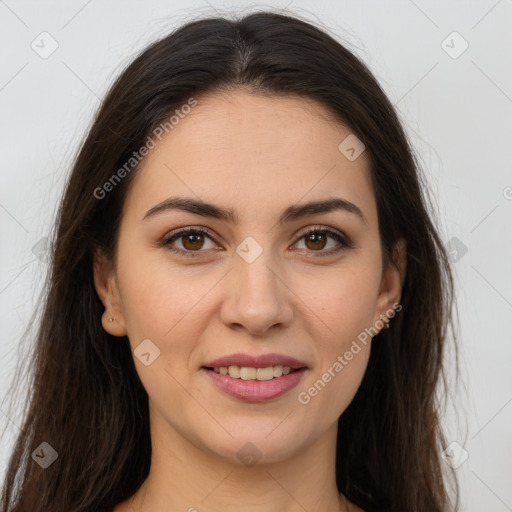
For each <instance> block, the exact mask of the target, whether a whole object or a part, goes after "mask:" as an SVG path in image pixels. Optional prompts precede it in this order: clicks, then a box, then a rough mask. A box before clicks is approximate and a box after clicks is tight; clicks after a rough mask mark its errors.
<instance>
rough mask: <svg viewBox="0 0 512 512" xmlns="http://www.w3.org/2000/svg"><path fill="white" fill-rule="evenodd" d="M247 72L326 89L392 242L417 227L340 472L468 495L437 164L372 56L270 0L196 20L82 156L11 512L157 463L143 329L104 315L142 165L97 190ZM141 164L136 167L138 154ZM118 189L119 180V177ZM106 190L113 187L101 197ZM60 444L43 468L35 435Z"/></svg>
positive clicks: (397, 500)
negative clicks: (374, 69)
mask: <svg viewBox="0 0 512 512" xmlns="http://www.w3.org/2000/svg"><path fill="white" fill-rule="evenodd" d="M238 87H246V88H249V89H250V90H252V91H254V92H260V93H265V94H287V95H299V96H302V97H305V98H312V99H314V100H317V101H319V102H321V103H322V104H323V105H325V106H326V107H327V108H328V109H329V110H330V111H331V112H332V113H333V114H334V116H335V117H336V118H337V119H338V120H339V121H340V122H341V123H343V124H344V125H346V126H349V127H350V129H351V130H352V132H353V133H355V134H356V136H357V137H358V138H359V139H360V140H361V141H362V142H363V143H364V145H365V146H366V151H367V154H368V155H369V158H370V162H371V178H372V182H373V185H374V190H375V194H376V202H377V209H378V219H379V230H380V237H381V241H382V247H383V251H384V255H385V256H386V258H388V257H389V258H390V259H389V261H391V262H392V258H393V251H392V248H393V247H394V244H395V243H396V242H397V241H398V240H399V239H400V238H402V237H403V238H405V240H406V242H407V272H406V276H405V281H404V285H403V290H402V296H401V305H402V310H401V311H400V313H398V314H397V316H396V318H394V319H393V320H392V322H391V327H390V328H389V329H384V330H383V331H382V332H381V333H380V334H378V335H377V337H378V342H376V343H373V345H372V350H371V355H370V360H369V363H368V368H367V371H366V373H365V376H364V378H363V381H362V383H361V385H360V387H359V389H358V391H357V394H356V395H355V397H354V399H353V400H352V402H351V403H350V405H349V407H348V408H347V409H346V410H345V411H344V413H343V414H342V415H341V417H340V419H339V422H338V440H337V457H336V481H337V486H338V489H339V491H340V492H342V493H343V494H344V495H345V496H346V497H347V498H348V499H349V500H350V501H352V502H354V503H356V504H357V505H358V506H360V507H362V508H363V509H365V510H367V511H370V510H379V511H399V512H406V511H407V512H426V511H428V512H446V511H448V510H453V505H452V504H450V502H451V500H452V499H453V497H452V493H451V492H450V489H451V487H450V486H449V485H448V483H447V481H448V480H450V481H451V480H453V488H454V489H455V491H456V492H455V493H453V494H454V496H456V499H457V505H456V506H457V507H458V485H457V481H456V479H455V477H454V473H453V471H451V472H450V471H448V469H449V468H448V467H447V466H446V465H445V464H444V462H443V461H442V460H441V457H440V452H441V450H442V449H443V447H444V437H443V432H442V430H441V427H440V401H439V399H438V397H439V395H438V389H439V385H441V384H445V379H444V371H445V370H444V366H443V354H444V351H445V344H446V341H447V340H448V339H449V337H448V328H449V327H450V326H451V325H452V305H453V301H454V297H453V279H452V273H451V269H450V264H449V260H448V258H447V252H446V250H445V248H444V247H443V243H442V241H441V239H440V236H439V233H438V231H437V230H436V227H435V225H434V222H433V220H432V219H433V216H434V214H433V210H432V204H431V201H430V199H429V197H430V196H429V193H428V187H427V186H426V183H425V181H424V179H423V178H422V175H421V169H420V166H419V164H418V162H417V158H416V157H415V155H414V152H413V150H412V148H411V147H410V145H409V142H408V139H407V137H406V135H405V132H404V130H403V127H402V126H401V123H400V121H399V119H398V116H397V114H396V112H395V110H394V108H393V105H392V104H391V103H390V101H389V99H388V98H387V97H386V95H385V93H384V92H383V90H382V89H381V87H380V86H379V84H378V83H377V80H376V79H375V78H374V76H373V75H372V74H371V72H370V71H369V70H368V68H367V67H366V66H365V65H364V63H363V62H362V61H361V60H360V59H359V58H358V57H356V56H355V55H354V54H353V53H352V52H350V51H349V50H348V49H347V48H346V47H345V46H343V45H342V44H341V43H340V42H338V41H337V39H336V38H334V37H333V36H331V35H330V34H329V33H328V31H327V30H322V29H320V28H318V27H315V26H314V25H313V24H311V23H310V22H308V21H306V20H303V19H301V18H300V17H298V16H291V15H285V14H277V13H273V12H257V13H252V14H249V15H247V16H245V17H243V18H241V19H236V20H230V19H225V18H222V17H215V18H207V19H199V20H194V21H191V22H188V23H187V24H185V25H183V26H182V27H180V28H179V29H177V30H176V31H174V32H173V33H171V34H170V35H168V36H166V37H164V38H162V39H160V40H158V41H156V42H154V43H153V44H151V45H150V46H149V47H147V48H146V49H145V50H144V51H143V52H142V53H141V54H140V55H139V56H138V57H137V58H135V59H134V60H133V62H132V63H131V64H130V65H128V66H127V67H126V69H125V70H124V71H123V72H122V73H121V74H120V76H119V77H118V78H117V79H116V81H115V83H114V84H113V86H112V87H111V89H110V91H109V92H108V94H107V95H106V97H105V99H104V101H103V102H102V104H101V106H100V108H99V110H98V112H97V114H96V116H95V119H94V121H93V123H92V126H91V128H90V130H89V132H88V134H87V136H86V138H85V141H84V142H83V144H82V146H81V147H80V149H79V151H78V153H77V156H76V158H75V161H74V166H73V168H72V170H71V173H70V176H69V179H68V181H67V185H66V188H65V191H64V195H63V199H62V202H61V204H60V206H59V210H58V213H57V220H56V223H55V231H54V233H53V238H52V241H51V254H50V267H49V272H48V277H47V284H46V288H45V290H46V293H45V296H44V298H43V299H44V300H43V301H42V314H41V318H40V321H39V324H38V330H37V334H36V337H35V346H34V347H33V351H32V357H31V359H30V361H29V364H28V368H29V369H30V372H31V375H32V379H31V381H30V395H29V400H28V401H27V406H26V409H25V413H24V417H23V423H22V424H21V426H20V432H19V434H18V438H17V441H16V444H15V447H14V450H13V453H12V456H11V458H10V461H9V466H8V470H7V474H6V479H5V483H4V486H3V497H2V506H1V512H8V511H9V512H21V511H30V512H37V511H45V512H47V511H52V512H70V511H73V512H85V511H110V510H112V508H113V507H114V506H115V505H116V504H118V503H120V502H122V501H124V500H126V499H127V498H128V497H130V496H131V495H132V494H133V493H134V492H135V491H136V490H137V489H138V488H139V486H140V485H141V484H142V482H143V481H144V480H145V478H146V476H147V475H148V472H149V467H150V462H151V441H150V432H149V412H148V396H147V393H146V391H145V389H144V388H143V386H142V383H141V381H140V380H139V378H138V375H137V372H136V369H135V365H134V362H133V356H132V353H131V350H130V346H129V342H128V339H127V338H126V337H125V338H124V339H119V338H114V337H113V336H111V335H110V334H108V333H107V332H106V331H105V330H104V329H103V327H102V324H101V316H102V314H103V311H104V308H103V305H102V303H101V301H100V299H99V297H98V295H97V293H96V290H95V287H94V282H93V266H92V265H93V255H94V253H95V251H96V250H97V249H101V250H103V252H104V253H105V254H106V255H107V256H109V257H110V258H112V257H113V255H114V254H115V247H116V242H117V236H118V229H119V224H120V218H121V211H122V206H123V201H124V197H125V195H126V191H127V190H128V186H129V185H130V183H131V180H132V178H133V176H134V174H135V173H136V171H137V166H134V167H133V169H128V170H127V172H126V173H124V174H123V178H122V179H121V180H119V181H118V182H116V183H115V186H111V187H109V190H108V193H101V194H99V193H98V189H99V188H101V187H103V186H104V184H105V183H106V182H108V181H109V180H110V179H111V178H112V176H113V175H114V174H115V173H116V172H117V171H118V169H120V168H121V167H122V166H123V165H125V164H126V162H128V161H129V160H130V158H131V156H132V155H133V153H134V152H137V151H138V150H139V149H140V148H141V147H142V146H143V145H144V143H145V142H146V141H147V137H148V135H149V134H150V133H152V131H153V130H154V129H155V127H157V126H158V125H160V124H161V123H162V122H163V121H165V120H166V119H168V117H169V116H170V115H172V113H173V112H174V111H175V110H176V109H178V108H180V106H182V105H183V104H186V103H187V101H189V99H190V98H191V97H193V96H198V95H199V94H201V93H205V92H212V91H219V90H223V91H227V92H229V91H233V90H235V89H236V88H238ZM125 170H126V167H125ZM103 190H105V188H103ZM100 196H101V197H100ZM42 442H47V443H48V444H49V445H50V446H51V447H52V448H53V449H54V450H55V451H56V452H57V453H58V458H57V459H56V460H55V461H54V462H53V463H52V464H51V465H50V466H49V467H47V468H46V469H43V468H42V467H41V466H40V465H39V464H37V461H36V460H35V458H34V457H32V456H31V455H32V453H33V452H34V450H35V449H36V448H38V447H39V445H40V444H41V443H42Z"/></svg>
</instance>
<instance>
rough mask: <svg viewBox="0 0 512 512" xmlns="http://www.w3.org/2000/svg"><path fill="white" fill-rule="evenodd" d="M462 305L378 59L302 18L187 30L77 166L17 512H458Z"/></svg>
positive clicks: (90, 140) (255, 17)
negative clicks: (449, 377)
mask: <svg viewBox="0 0 512 512" xmlns="http://www.w3.org/2000/svg"><path fill="white" fill-rule="evenodd" d="M452 287H453V286H452V277H451V273H450V267H449V264H448V260H447V256H446V252H445V249H444V248H443V245H442V243H441V240H440V237H439V235H438V233H437V231H436V228H435V226H434V223H433V220H432V218H431V215H430V213H429V209H428V203H427V198H426V197H425V188H424V186H423V185H422V182H421V175H420V173H419V169H418V168H417V165H416V162H415V159H414V155H413V153H412V151H411V148H410V146H409V144H408V141H407V138H406V136H405V134H404V131H403V128H402V127H401V125H400V122H399V120H398V118H397V115H396V113H395V111H394V109H393V107H392V105H391V104H390V102H389V100H388V99H387V98H386V96H385V94H384V93H383V91H382V89H381V88H380V86H379V85H378V83H377V81H376V79H375V78H374V77H373V76H372V74H371V73H370V72H369V70H368V69H367V68H366V67H365V66H364V64H363V63H362V62H361V61H360V60H359V59H358V58H357V57H356V56H354V55H353V54H352V53H350V52H349V51H348V50H347V49H346V48H345V47H343V46H342V45H341V44H340V43H338V42H337V41H335V40H334V39H333V38H332V37H331V36H330V35H328V34H327V33H325V32H324V31H323V30H321V29H319V28H316V27H314V26H313V25H312V24H310V23H308V22H307V21H305V20H302V19H299V18H297V17H292V16H286V15H282V14H274V13H269V12H260V13H255V14H251V15H248V16H246V17H244V18H243V19H241V20H238V21H231V20H227V19H222V18H212V19H203V20H198V21H194V22H190V23H188V24H186V25H184V26H183V27H181V28H180V29H178V30H177V31H175V32H174V33H172V34H170V35H169V36H167V37H165V38H163V39H162V40H160V41H157V42H156V43H154V44H152V45H151V46H150V47H148V48H147V49H146V50H145V51H143V52H142V53H141V55H140V56H138V57H137V58H136V59H135V60H134V61H133V62H132V63H131V64H130V65H129V66H128V67H127V68H126V70H125V71H124V72H123V73H122V74H121V76H120V77H119V78H118V79H117V80H116V82H115V84H114V85H113V87H112V88H111V90H110V92H109V93H108V94H107V96H106V98H105V100H104V101H103V104H102V106H101V108H100V110H99V112H98V113H97V115H96V119H95V121H94V123H93V126H92V128H91V129H90V132H89V133H88V135H87V137H86V140H85V142H84V143H83V145H82V147H81V149H80V151H79V154H78V156H77V158H76V162H75V165H74V168H73V170H72V172H71V175H70V177H69V181H68V184H67V187H66V190H65V193H64V197H63V201H62V204H61V208H60V211H59V213H58V220H57V223H56V233H55V238H54V243H53V253H52V264H51V272H50V276H49V283H48V294H47V297H46V301H45V304H44V312H43V317H42V322H41V326H40V329H39V333H38V337H37V346H36V350H35V353H34V358H33V361H32V365H33V372H34V382H33V384H32V391H33V394H32V395H31V397H30V403H29V408H28V412H27V415H26V418H25V422H24V424H23V425H22V427H23V428H22V430H21V433H20V435H19V438H18V440H17V443H16V446H15V450H14V453H13V455H12V457H11V460H10V464H9V468H8V473H7V478H6V481H5V485H4V490H3V504H2V511H3V512H6V511H7V510H9V511H13V512H18V511H28V510H30V511H43V510H44V511H49V510H51V511H52V512H64V511H65V512H69V511H75V512H79V511H80V512H82V511H109V512H110V511H112V510H113V511H115V512H128V511H132V512H133V511H137V512H139V511H140V512H143V511H144V512H146V511H152V512H160V511H167V510H173V511H174V510H183V511H185V510H188V511H194V510H197V511H223V512H226V511H231V510H238V511H240V510H243V511H244V512H249V511H250V512H252V511H261V510H265V511H266V512H274V511H276V512H277V511H287V512H288V511H289V512H291V511H296V510H308V511H317V510H329V511H351V512H353V511H361V510H363V511H366V512H370V511H400V512H402V511H407V512H420V511H421V512H425V511H428V512H441V511H447V510H453V506H452V503H451V498H450V491H449V486H448V483H447V481H448V478H452V479H453V481H454V487H455V489H456V487H457V485H456V481H455V479H454V478H453V474H450V473H448V467H447V466H446V465H443V462H442V461H441V458H440V452H441V450H442V449H443V447H444V445H445V443H444V438H443V434H442V431H441V428H440V418H439V409H438V404H437V401H436V394H435V393H436V390H437V386H438V384H439V383H440V379H441V377H442V375H443V367H442V357H443V352H444V345H445V340H446V337H447V326H448V325H449V324H450V311H451V304H452Z"/></svg>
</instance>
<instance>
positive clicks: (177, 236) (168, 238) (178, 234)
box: [161, 227, 353, 258]
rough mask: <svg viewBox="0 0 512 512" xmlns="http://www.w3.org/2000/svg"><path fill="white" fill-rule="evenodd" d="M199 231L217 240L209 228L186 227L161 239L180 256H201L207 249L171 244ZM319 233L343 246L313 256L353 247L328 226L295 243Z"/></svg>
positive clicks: (170, 249) (302, 236)
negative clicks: (187, 248)
mask: <svg viewBox="0 0 512 512" xmlns="http://www.w3.org/2000/svg"><path fill="white" fill-rule="evenodd" d="M198 233H200V234H203V235H206V236H207V237H208V238H210V239H211V240H212V241H214V242H215V238H214V237H213V235H212V234H211V233H210V231H209V230H207V229H204V228H186V229H181V230H179V231H177V232H175V233H171V234H170V235H168V236H166V237H164V238H163V239H162V241H161V245H162V246H165V247H166V248H167V250H169V251H171V252H173V253H175V254H178V255H180V256H185V257H189V258H197V257H199V256H200V253H201V252H205V251H202V250H198V251H184V250H183V249H176V248H175V247H172V246H171V245H170V244H171V242H174V241H175V240H178V239H180V238H182V237H184V236H186V235H191V234H198ZM318 233H322V234H324V233H325V234H327V235H329V236H330V237H332V238H334V240H336V241H337V242H338V243H339V244H340V245H341V247H338V248H336V249H330V250H328V251H308V252H313V253H316V254H315V256H312V257H323V256H331V255H333V254H337V253H338V252H340V251H343V250H346V249H351V248H352V247H353V244H352V241H351V240H350V239H349V238H348V237H347V236H345V235H342V234H341V233H338V232H337V231H333V230H331V229H326V228H320V227H314V228H312V229H310V230H309V231H306V232H304V233H302V234H301V235H300V236H299V237H298V238H297V239H296V240H295V242H294V245H295V244H296V243H297V242H298V241H299V240H302V239H303V238H305V237H307V236H308V235H312V234H318ZM308 257H310V256H308Z"/></svg>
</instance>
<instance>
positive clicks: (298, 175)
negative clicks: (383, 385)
mask: <svg viewBox="0 0 512 512" xmlns="http://www.w3.org/2000/svg"><path fill="white" fill-rule="evenodd" d="M196 99H198V104H197V106H195V107H194V108H193V109H192V112H191V113H190V114H188V115H187V116H186V117H185V118H184V119H182V120H181V121H180V122H179V124H178V125H176V126H175V127H174V129H173V130H172V131H171V132H170V133H169V134H168V135H167V136H166V137H165V138H163V139H162V140H161V141H160V142H158V143H157V145H156V147H155V148H154V149H153V150H151V151H150V153H149V155H148V156H147V157H146V158H145V160H144V161H143V164H142V167H141V168H140V169H139V171H138V174H137V175H136V177H135V179H134V181H133V183H132V186H131V187H130V190H129V192H128V195H127V197H126V200H125V203H124V209H123V217H122V221H121V227H120V233H119V240H118V246H117V254H116V261H115V262H113V263H112V264H111V263H110V262H108V261H107V260H106V259H105V258H103V257H102V256H101V254H100V253H98V254H97V256H96V258H95V266H94V278H95V284H96V289H97V291H98V294H99V296H100V298H101V300H102V301H103V304H104V305H105V313H104V315H103V318H102V322H103V326H104V328H105V330H106V331H108V332H109V333H111V334H113V335H115V336H125V335H128V338H129V340H130V345H131V348H132V350H134V349H135V348H136V347H137V346H138V345H139V344H140V343H141V342H142V341H143V340H145V339H147V338H149V339H150V340H151V341H152V342H153V343H154V344H155V345H156V346H157V347H158V348H159V350H160V355H159V357H157V358H156V359H155V360H154V361H153V362H152V363H151V364H150V365H148V366H145V365H144V364H143V363H142V362H141V361H140V360H139V359H138V358H137V357H134V361H135V365H136V368H137V372H138V374H139V376H140V379H141V381H142V383H143V385H144V387H145V389H146V390H147V393H148V396H149V404H150V420H151V438H152V447H153V450H152V461H151V470H150V473H149V476H148V478H147V479H146V481H145V482H144V484H143V485H142V487H141V488H140V489H139V490H138V491H137V492H136V493H135V494H134V496H133V497H131V498H130V499H128V500H127V501H125V502H123V503H121V504H119V505H118V506H117V507H116V509H115V512H127V511H152V512H164V511H168V510H182V511H189V512H193V511H194V510H197V511H200V512H201V511H208V512H217V511H218V512H221V511H222V512H232V511H237V512H239V511H241V510H243V511H244V512H257V511H258V512H260V511H261V510H265V511H266V512H295V511H301V512H303V511H304V510H307V511H311V512H313V511H320V510H331V511H334V510H339V511H358V510H361V509H359V508H358V507H356V506H355V505H354V504H352V503H350V502H348V500H346V499H345V498H344V497H343V496H341V497H340V496H339V494H338V492H337V488H336V482H335V447H336V429H337V420H338V418H339V416H340V415H341V414H342V413H343V411H344V410H345V409H346V408H347V406H348V405H349V403H350V402H351V400H352V398H353V397H354V395H355V393H356V391H357V389H358V387H359V385H360V383H361V380H362V378H363V375H364V372H365V370H366V367H367V362H368V357H369V353H370V346H371V341H369V342H368V343H367V345H366V346H365V345H363V344H361V343H360V346H361V350H360V351H359V352H358V353H357V355H354V357H353V359H352V360H351V361H350V362H349V363H348V364H347V365H346V366H345V367H344V368H343V370H342V371H341V372H338V373H336V376H335V377H334V378H332V380H331V381H330V382H329V383H328V384H326V386H325V387H324V388H323V389H322V390H321V391H320V392H319V393H318V394H317V395H316V396H315V397H313V398H311V401H310V402H309V403H308V404H307V405H304V404H301V403H300V402H299V400H298V398H297V395H298V393H299V392H300V391H304V390H307V389H308V388H310V387H311V386H312V385H313V384H314V383H315V382H316V381H317V380H318V379H320V378H321V377H322V374H323V373H324V372H325V371H326V370H327V369H328V368H329V367H332V366H333V364H334V362H335V361H336V360H337V357H338V356H340V355H343V354H344V353H345V352H346V351H347V350H349V348H350V346H351V344H352V342H353V341H354V340H356V339H357V336H358V334H360V333H361V332H362V331H364V329H365V328H369V327H371V326H374V325H379V324H376V322H377V321H378V320H379V319H380V318H381V317H382V316H383V315H385V314H386V312H388V314H389V311H390V309H391V308H392V306H393V304H394V303H397V302H399V298H400V292H401V287H402V283H403V277H404V272H405V265H404V263H403V262H404V261H405V246H404V244H403V243H401V244H399V245H398V246H397V248H396V251H397V256H398V261H399V264H398V265H396V266H392V265H389V266H387V267H386V268H383V266H382V253H381V245H380V238H379V231H378V223H377V208H376V202H375V195H374V192H373V189H372V185H371V182H370V174H369V160H368V158H367V156H366V153H365V152H363V153H362V154H361V155H360V156H359V157H358V158H357V159H356V160H354V161H350V160H348V159H347V158H346V157H345V156H344V155H343V154H342V153H341V152H340V151H339V150H338V145H339V144H340V142H341V141H343V140H344V139H345V138H346V137H347V136H348V135H349V134H350V133H351V130H350V129H349V128H347V127H345V126H342V125H341V124H340V123H338V122H334V121H333V119H332V118H331V117H330V116H329V111H328V110H326V109H325V107H323V106H322V105H320V104H318V103H316V102H315V101H312V100H306V99H303V98H299V97H294V96H285V97H276V96H262V95H255V94H251V93H249V92H248V91H245V90H239V91H237V92H235V93H229V94H227V93H216V94H213V95H209V96H202V97H196ZM170 196H186V197H191V198H193V199H198V198H200V199H201V200H203V201H207V202H209V203H214V204H216V205H219V206H222V207H224V208H233V209H234V210H235V211H236V213H237V215H238V222H237V223H236V224H230V223H227V222H225V221H222V220H218V219H212V218H208V217H202V216H199V215H197V214H193V213H190V212H184V211H178V210H169V211H166V212H163V213H160V214H158V215H155V216H153V217H151V218H149V219H146V220H142V219H143V217H144V215H145V213H146V212H147V211H148V210H150V209H151V208H152V207H154V206H155V205H157V204H158V203H160V202H161V201H163V200H165V199H167V198H168V197H170ZM333 197H340V198H343V199H345V200H347V201H350V202H352V203H354V204H356V205H357V206H358V207H359V208H360V210H361V211H362V212H363V214H364V217H365V218H366V221H367V223H365V222H363V221H361V219H360V218H359V217H358V216H357V215H355V214H353V213H350V212H347V211H342V210H337V211H332V212H329V213H321V214H317V215H308V216H306V217H303V218H299V219H296V220H294V221H292V222H289V223H286V224H284V225H280V224H279V223H278V218H279V216H280V214H281V213H282V211H283V210H284V209H285V208H287V207H288V206H290V205H296V204H302V203H305V202H309V201H313V200H322V199H326V198H333ZM317 226H319V227H321V228H323V229H329V228H330V229H333V230H335V231H340V232H341V233H344V234H345V235H346V236H348V237H349V238H350V239H351V240H352V242H353V248H350V249H343V250H340V251H339V252H337V253H332V254H331V255H327V256H323V257H322V256H318V254H319V253H321V252H324V253H328V252H329V250H330V249H334V248H336V247H340V245H339V242H337V241H336V240H335V239H332V238H330V237H329V238H327V239H326V240H325V242H324V244H325V245H322V243H319V242H316V243H312V242H309V243H308V239H307V238H306V237H303V236H301V238H300V239H298V235H302V233H303V232H304V231H306V229H309V228H312V227H317ZM186 227H204V228H208V229H209V230H210V231H211V232H212V233H213V236H214V237H215V239H213V238H212V239H210V238H208V237H207V236H201V235H200V239H199V243H198V242H197V240H194V239H192V240H190V237H189V236H182V237H181V238H177V239H175V240H174V242H173V246H174V247H175V248H179V249H182V250H187V249H188V250H189V252H192V251H195V252H196V253H197V252H201V253H200V255H199V257H197V258H190V257H186V256H179V255H176V254H173V253H172V252H170V251H169V250H168V248H166V247H165V246H161V245H159V241H160V240H162V239H163V238H164V237H165V235H167V234H169V233H170V232H171V231H173V230H176V229H177V228H186ZM248 236H251V237H253V238H254V239H255V240H256V241H257V242H258V244H259V245H260V246H261V248H262V250H263V252H262V253H261V255H260V256H259V257H258V258H257V259H256V260H255V261H253V262H252V263H248V262H247V261H245V260H244V259H243V258H241V257H240V256H239V255H238V253H237V252H236V248H237V247H238V246H239V245H240V244H241V243H242V242H243V241H244V239H245V238H246V237H248ZM187 239H188V240H187ZM187 241H188V243H187ZM201 243H202V245H201ZM341 247H343V246H341ZM216 249H217V250H216ZM110 317H114V318H115V320H114V321H113V322H110V321H109V318H110ZM380 325H382V324H380ZM374 342H378V340H375V341H374ZM234 352H247V353H250V354H253V355H259V354H263V353H269V352H277V353H280V354H285V355H291V356H293V357H296V358H297V359H299V360H301V361H304V362H305V363H306V364H307V366H308V370H307V372H306V374H305V375H304V376H303V378H302V380H301V382H300V383H299V385H298V386H297V387H296V388H294V389H292V390H291V391H289V392H288V393H286V394H285V395H283V396H281V397H279V398H277V399H274V400H271V401H267V402H263V403H255V402H244V401H241V400H237V399H235V398H232V397H230V396H228V395H226V394H224V393H223V392H222V391H220V390H219V389H218V388H217V387H216V386H215V385H214V384H212V383H211V381H210V378H209V377H208V375H205V374H203V372H200V371H199V370H200V368H201V366H202V365H204V364H205V363H207V362H208V361H211V360H213V359H216V358H218V357H221V356H224V355H228V354H231V353H234ZM247 442H251V443H253V444H254V445H255V446H256V447H257V449H258V451H259V454H260V456H261V458H260V460H259V461H258V463H257V464H255V465H254V466H251V467H249V466H246V465H244V464H243V463H242V462H241V461H240V460H239V459H238V457H237V453H238V451H239V450H240V449H241V448H242V447H243V446H244V445H245V444H246V443H247Z"/></svg>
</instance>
